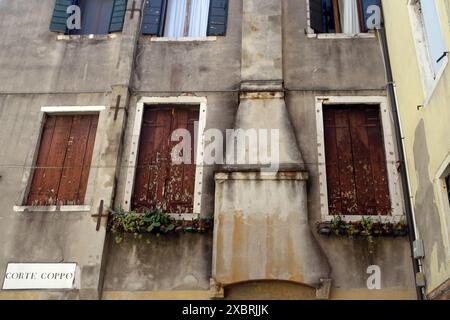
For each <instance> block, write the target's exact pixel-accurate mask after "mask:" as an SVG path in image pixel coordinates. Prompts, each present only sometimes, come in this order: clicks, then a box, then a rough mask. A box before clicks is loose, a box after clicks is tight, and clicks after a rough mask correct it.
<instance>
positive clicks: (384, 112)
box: [315, 96, 405, 222]
mask: <svg viewBox="0 0 450 320" xmlns="http://www.w3.org/2000/svg"><path fill="white" fill-rule="evenodd" d="M361 104H366V105H377V106H379V108H380V115H381V116H380V118H381V127H382V131H383V140H384V153H385V157H386V169H387V179H388V185H389V197H390V200H391V208H392V213H391V214H390V215H387V216H374V215H353V216H340V217H341V218H342V219H343V220H345V221H349V222H351V221H359V220H361V219H362V218H365V217H372V218H377V219H378V218H380V219H381V220H382V221H383V222H399V221H401V220H403V219H404V217H405V214H404V203H403V197H402V186H401V179H400V173H399V172H398V170H397V164H398V161H399V158H398V155H397V152H396V148H395V139H394V130H393V123H392V117H393V115H392V114H391V112H390V110H389V109H388V102H387V97H385V96H316V97H315V114H316V130H317V156H318V175H319V193H320V207H321V209H320V211H321V218H322V221H330V220H331V219H333V218H334V216H333V215H330V214H329V208H328V186H327V172H326V154H325V134H324V133H325V131H324V130H325V129H324V122H323V121H324V120H323V106H324V105H347V106H348V105H361Z"/></svg>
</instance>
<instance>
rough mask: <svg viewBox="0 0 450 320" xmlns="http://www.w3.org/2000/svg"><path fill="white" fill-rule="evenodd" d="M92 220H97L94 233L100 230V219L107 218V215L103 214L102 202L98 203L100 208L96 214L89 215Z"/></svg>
mask: <svg viewBox="0 0 450 320" xmlns="http://www.w3.org/2000/svg"><path fill="white" fill-rule="evenodd" d="M91 217H93V218H97V226H96V228H95V230H96V231H99V230H100V225H101V222H102V218H105V217H109V214H108V213H106V214H103V200H101V201H100V206H99V207H98V214H93V215H91Z"/></svg>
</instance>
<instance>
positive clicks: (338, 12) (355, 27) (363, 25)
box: [309, 0, 381, 34]
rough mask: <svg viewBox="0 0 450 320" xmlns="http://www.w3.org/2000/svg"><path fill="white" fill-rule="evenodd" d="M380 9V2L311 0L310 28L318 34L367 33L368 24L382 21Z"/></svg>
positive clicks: (365, 0) (368, 0)
mask: <svg viewBox="0 0 450 320" xmlns="http://www.w3.org/2000/svg"><path fill="white" fill-rule="evenodd" d="M374 6H376V7H374ZM379 8H380V1H379V0H309V9H310V10H309V11H310V14H309V20H310V27H311V29H313V30H314V31H315V32H316V33H346V34H357V33H362V32H367V31H368V30H369V28H370V25H369V24H368V22H369V23H370V24H373V21H371V20H372V19H375V18H378V19H381V14H380V13H381V10H380V9H379ZM374 15H378V16H377V17H375V16H374Z"/></svg>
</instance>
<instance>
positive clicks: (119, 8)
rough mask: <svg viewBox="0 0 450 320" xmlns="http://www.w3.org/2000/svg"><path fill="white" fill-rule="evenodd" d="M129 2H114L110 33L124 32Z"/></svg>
mask: <svg viewBox="0 0 450 320" xmlns="http://www.w3.org/2000/svg"><path fill="white" fill-rule="evenodd" d="M127 2H128V0H114V6H113V12H112V16H111V22H110V25H109V32H118V31H122V29H123V23H124V20H125V12H126V11H127Z"/></svg>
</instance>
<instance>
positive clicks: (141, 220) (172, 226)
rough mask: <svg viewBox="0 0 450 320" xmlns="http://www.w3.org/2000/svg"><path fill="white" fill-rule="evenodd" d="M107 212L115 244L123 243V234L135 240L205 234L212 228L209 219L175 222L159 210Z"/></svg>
mask: <svg viewBox="0 0 450 320" xmlns="http://www.w3.org/2000/svg"><path fill="white" fill-rule="evenodd" d="M109 212H110V217H111V218H110V220H109V224H108V228H109V230H110V231H111V233H112V234H113V235H114V238H115V240H116V242H117V243H120V242H122V241H123V239H124V235H125V234H133V235H134V236H135V238H142V236H143V235H146V234H148V235H155V236H157V237H159V236H161V235H165V234H170V233H175V232H189V233H205V232H207V231H208V230H210V229H211V227H212V219H211V218H200V219H192V220H176V219H174V218H172V217H171V216H170V215H169V214H166V213H163V212H161V210H159V209H149V210H146V211H144V212H136V211H130V212H126V211H124V210H122V209H121V208H120V209H118V210H112V209H110V210H109ZM147 240H148V239H147ZM148 241H149V240H148ZM148 241H147V242H148Z"/></svg>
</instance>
